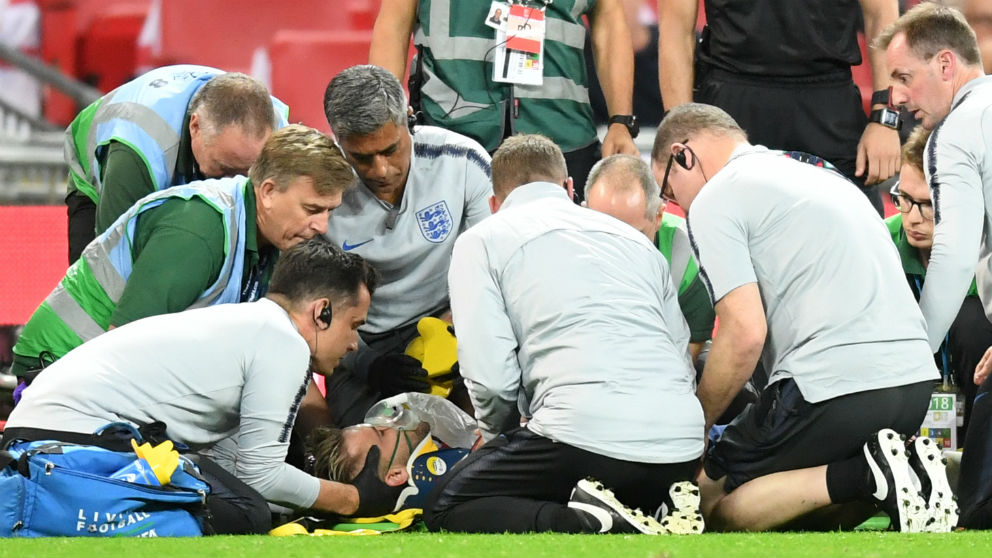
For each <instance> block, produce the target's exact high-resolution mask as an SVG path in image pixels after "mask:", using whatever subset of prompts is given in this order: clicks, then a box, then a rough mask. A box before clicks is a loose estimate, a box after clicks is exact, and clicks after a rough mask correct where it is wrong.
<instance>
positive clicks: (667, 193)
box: [661, 138, 689, 203]
mask: <svg viewBox="0 0 992 558" xmlns="http://www.w3.org/2000/svg"><path fill="white" fill-rule="evenodd" d="M682 143H683V144H688V143H689V140H688V138H687V139H684V140H682ZM674 162H675V154H674V153H672V154H671V155H669V156H668V165H666V166H665V176H664V177H663V178H662V179H661V199H663V200H665V203H668V202H670V201H675V192H673V191H672V187H671V186H670V185H669V184H668V175H669V174H671V172H672V163H674Z"/></svg>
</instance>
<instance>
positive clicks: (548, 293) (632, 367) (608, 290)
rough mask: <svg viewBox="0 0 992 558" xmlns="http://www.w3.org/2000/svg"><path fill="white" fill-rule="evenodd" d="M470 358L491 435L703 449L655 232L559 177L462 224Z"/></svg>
mask: <svg viewBox="0 0 992 558" xmlns="http://www.w3.org/2000/svg"><path fill="white" fill-rule="evenodd" d="M448 278H449V282H450V285H451V310H452V313H453V315H454V320H455V331H457V332H458V362H459V363H460V365H461V372H462V376H463V377H464V378H465V383H466V386H467V387H468V389H469V394H470V395H471V397H472V403H473V404H474V406H475V413H476V417H477V418H478V419H479V425H480V427H481V428H482V429H483V432H484V433H485V435H486V436H487V438H491V437H493V436H494V435H495V434H497V433H498V432H500V431H504V430H506V429H508V428H512V427H513V426H515V422H514V421H515V418H516V413H515V411H516V410H519V411H520V414H521V415H522V416H524V417H527V418H529V419H530V420H529V422H528V423H527V428H529V429H530V430H533V431H534V432H535V433H537V434H540V435H541V436H544V437H546V438H549V439H551V440H554V441H557V442H563V443H566V444H569V445H571V446H575V447H577V448H581V449H584V450H586V451H590V452H593V453H596V454H599V455H605V456H608V457H612V458H615V459H623V460H626V461H635V462H639V463H682V462H685V461H689V460H692V459H695V458H697V457H699V455H700V454H701V453H702V451H703V411H702V407H701V406H700V404H699V400H698V399H696V394H695V370H694V369H693V367H692V364H691V363H690V360H689V352H688V344H689V328H688V326H687V325H686V323H685V319H684V318H683V317H682V312H681V310H680V309H679V304H678V290H677V288H676V286H675V285H674V284H673V283H672V277H671V273H670V271H669V269H668V264H667V263H666V261H665V258H664V256H662V255H661V252H659V251H658V249H657V248H656V247H655V246H654V245H653V244H652V243H651V242H650V241H648V239H647V237H645V236H644V235H643V234H642V233H640V232H639V231H637V230H635V229H634V228H633V227H630V226H629V225H627V224H626V223H623V222H622V221H619V220H617V219H614V218H613V217H610V216H609V215H606V214H605V213H600V212H598V211H593V210H591V209H587V208H584V207H579V206H577V205H575V204H574V203H572V201H571V200H570V199H568V196H567V195H566V193H565V190H564V188H562V186H561V185H560V184H551V183H548V182H535V183H531V184H526V185H524V186H520V187H518V188H516V189H515V190H513V191H512V192H510V194H509V195H508V196H507V197H506V200H505V201H504V203H503V205H502V207H501V208H500V210H499V212H497V213H496V214H495V215H493V216H492V217H490V218H488V219H486V220H485V221H483V222H482V223H480V224H479V225H478V226H476V227H474V228H472V229H471V230H469V231H468V232H467V233H465V234H464V235H462V236H461V237H460V238H459V239H458V242H457V243H456V244H455V252H454V256H453V257H452V262H451V270H450V272H449V275H448Z"/></svg>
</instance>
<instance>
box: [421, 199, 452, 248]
mask: <svg viewBox="0 0 992 558" xmlns="http://www.w3.org/2000/svg"><path fill="white" fill-rule="evenodd" d="M417 223H418V224H419V225H420V232H421V233H423V235H424V238H426V239H427V241H428V242H433V243H435V244H439V243H441V242H444V241H445V239H447V238H448V235H450V234H451V230H452V229H453V228H454V227H455V223H454V219H452V218H451V212H450V211H448V204H447V203H446V202H445V201H444V200H441V201H439V202H437V203H435V204H433V205H429V206H427V207H425V208H423V209H421V210H420V211H418V212H417Z"/></svg>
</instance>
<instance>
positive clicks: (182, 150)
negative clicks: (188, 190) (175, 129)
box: [176, 113, 204, 184]
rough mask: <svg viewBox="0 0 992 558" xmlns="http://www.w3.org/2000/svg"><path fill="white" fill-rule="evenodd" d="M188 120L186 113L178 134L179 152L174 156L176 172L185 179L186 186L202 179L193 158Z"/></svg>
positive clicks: (188, 116) (188, 115)
mask: <svg viewBox="0 0 992 558" xmlns="http://www.w3.org/2000/svg"><path fill="white" fill-rule="evenodd" d="M189 119H190V114H189V113H186V119H185V120H183V128H182V130H181V131H180V132H181V133H180V134H179V148H178V149H179V151H178V152H177V154H176V172H178V173H179V174H180V175H182V176H183V177H184V178H185V179H186V183H187V184H189V183H190V182H193V181H194V180H203V178H204V177H203V175H202V174H200V171H199V168H197V166H196V159H194V158H193V140H192V139H191V138H190V136H189Z"/></svg>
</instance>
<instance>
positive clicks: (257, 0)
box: [150, 0, 350, 72]
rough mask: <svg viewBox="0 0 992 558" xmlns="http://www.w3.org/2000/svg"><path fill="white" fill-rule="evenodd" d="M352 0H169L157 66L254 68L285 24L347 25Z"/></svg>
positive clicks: (154, 61) (328, 27)
mask: <svg viewBox="0 0 992 558" xmlns="http://www.w3.org/2000/svg"><path fill="white" fill-rule="evenodd" d="M349 26H350V21H349V17H348V11H347V0H331V1H329V0H292V1H290V2H273V1H272V0H240V1H238V2H231V1H229V0H163V1H162V3H161V14H160V29H159V40H160V42H161V48H160V50H159V51H158V52H153V53H152V60H151V61H150V62H151V65H152V66H162V65H166V64H204V65H207V66H214V67H217V68H222V69H225V70H229V71H240V72H248V71H249V70H250V69H251V61H252V55H253V53H254V51H255V49H257V48H259V47H265V46H266V45H267V44H268V43H269V41H270V40H271V39H272V36H273V35H274V34H275V33H276V32H277V31H278V30H280V29H299V30H310V31H318V30H319V31H328V30H330V31H335V30H340V31H346V30H348V28H349Z"/></svg>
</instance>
